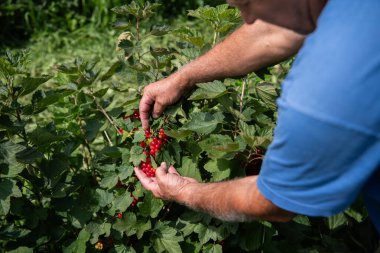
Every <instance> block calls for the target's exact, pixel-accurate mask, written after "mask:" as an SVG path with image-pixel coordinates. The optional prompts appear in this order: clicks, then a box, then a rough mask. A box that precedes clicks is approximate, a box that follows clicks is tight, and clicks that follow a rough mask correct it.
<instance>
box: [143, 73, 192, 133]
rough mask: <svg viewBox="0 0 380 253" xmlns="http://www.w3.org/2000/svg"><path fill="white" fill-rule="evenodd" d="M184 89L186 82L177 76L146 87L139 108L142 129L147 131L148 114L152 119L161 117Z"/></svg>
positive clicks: (174, 75)
mask: <svg viewBox="0 0 380 253" xmlns="http://www.w3.org/2000/svg"><path fill="white" fill-rule="evenodd" d="M186 89H187V82H186V81H184V80H183V79H181V78H180V77H179V75H177V74H173V75H171V76H169V77H167V78H165V79H162V80H160V81H157V82H154V83H151V84H149V85H148V86H146V87H145V88H144V92H143V96H142V98H141V101H140V106H139V110H140V118H141V123H142V127H143V128H144V129H145V130H146V129H148V128H149V116H150V114H151V113H152V116H153V118H158V117H159V116H161V114H162V113H163V112H164V110H165V108H166V107H167V106H169V105H172V104H174V103H175V102H177V101H178V100H179V99H180V98H181V96H182V95H183V94H184V92H185V91H186Z"/></svg>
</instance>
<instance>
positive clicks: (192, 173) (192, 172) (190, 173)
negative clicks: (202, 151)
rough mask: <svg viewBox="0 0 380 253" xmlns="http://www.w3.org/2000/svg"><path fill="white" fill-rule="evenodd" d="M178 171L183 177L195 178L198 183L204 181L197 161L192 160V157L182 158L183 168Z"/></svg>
mask: <svg viewBox="0 0 380 253" xmlns="http://www.w3.org/2000/svg"><path fill="white" fill-rule="evenodd" d="M177 170H178V172H179V173H180V174H181V175H182V176H185V177H191V178H194V179H196V180H197V181H198V182H201V181H202V177H201V173H200V172H199V169H198V165H197V163H196V162H195V160H193V159H191V158H190V157H187V156H185V157H182V166H181V167H180V168H178V169H177Z"/></svg>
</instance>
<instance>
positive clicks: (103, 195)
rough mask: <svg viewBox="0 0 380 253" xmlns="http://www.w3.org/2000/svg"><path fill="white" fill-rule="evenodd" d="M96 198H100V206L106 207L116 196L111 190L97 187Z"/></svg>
mask: <svg viewBox="0 0 380 253" xmlns="http://www.w3.org/2000/svg"><path fill="white" fill-rule="evenodd" d="M96 194H97V196H96V198H97V199H98V202H99V206H100V207H105V206H107V205H109V204H111V202H112V201H113V199H114V197H113V194H112V193H111V192H108V191H105V190H102V189H99V188H98V189H96Z"/></svg>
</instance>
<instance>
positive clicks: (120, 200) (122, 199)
mask: <svg viewBox="0 0 380 253" xmlns="http://www.w3.org/2000/svg"><path fill="white" fill-rule="evenodd" d="M132 201H133V198H132V197H131V196H130V193H129V192H128V191H125V192H124V193H123V194H121V195H119V196H117V197H116V198H115V200H114V201H113V205H114V206H115V209H116V210H118V211H119V212H124V211H125V210H127V208H128V207H129V206H130V205H131V203H132Z"/></svg>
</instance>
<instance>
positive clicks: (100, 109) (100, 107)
mask: <svg viewBox="0 0 380 253" xmlns="http://www.w3.org/2000/svg"><path fill="white" fill-rule="evenodd" d="M91 96H92V98H93V99H94V101H95V104H96V107H98V110H99V111H100V112H101V113H103V115H104V116H105V117H106V118H107V120H108V121H109V122H110V124H111V125H112V126H113V127H114V128H115V129H116V132H117V133H118V132H119V129H118V128H117V126H116V125H115V123H114V122H113V120H112V119H111V117H110V116H109V115H108V113H107V112H106V110H104V108H103V107H102V106H101V105H100V104H99V103H98V101H96V97H95V96H94V95H92V94H91Z"/></svg>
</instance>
